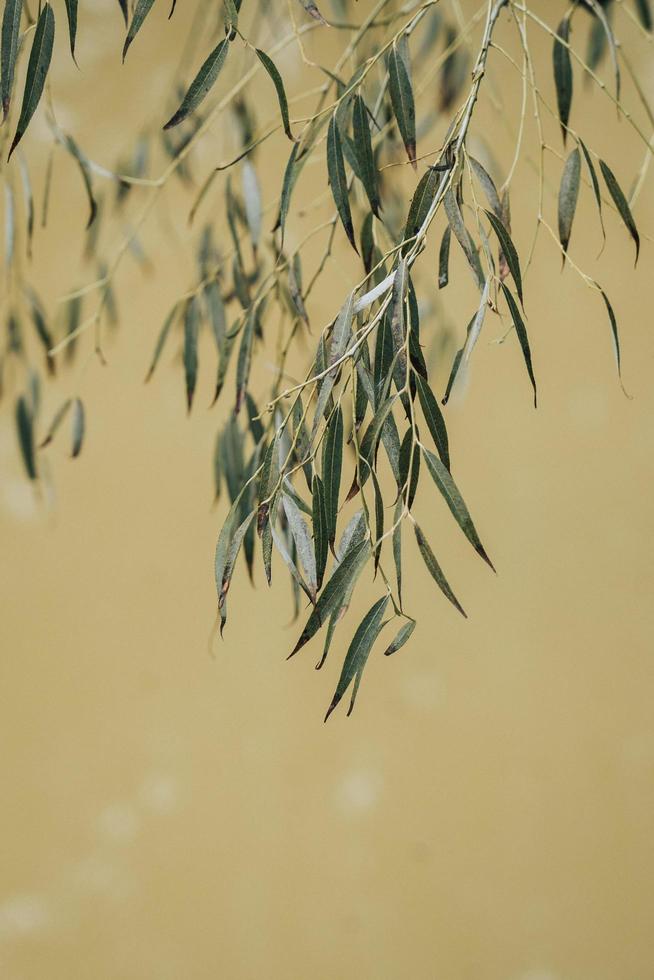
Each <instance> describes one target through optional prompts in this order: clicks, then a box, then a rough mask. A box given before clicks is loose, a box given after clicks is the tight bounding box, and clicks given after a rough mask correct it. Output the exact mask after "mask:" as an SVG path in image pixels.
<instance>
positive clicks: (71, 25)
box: [66, 0, 77, 61]
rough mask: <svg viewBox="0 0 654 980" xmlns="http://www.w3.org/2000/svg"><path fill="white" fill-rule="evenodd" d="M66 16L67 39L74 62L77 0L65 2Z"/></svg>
mask: <svg viewBox="0 0 654 980" xmlns="http://www.w3.org/2000/svg"><path fill="white" fill-rule="evenodd" d="M66 15H67V17H68V39H69V41H70V53H71V55H72V58H73V61H75V40H76V38H77V0H66Z"/></svg>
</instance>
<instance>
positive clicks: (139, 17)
mask: <svg viewBox="0 0 654 980" xmlns="http://www.w3.org/2000/svg"><path fill="white" fill-rule="evenodd" d="M153 4H154V0H137V2H136V6H135V8H134V14H133V15H132V23H131V24H130V25H129V30H128V32H127V37H126V38H125V44H124V45H123V61H124V60H125V56H126V55H127V52H128V50H129V47H130V45H131V43H132V41H133V40H134V38H135V37H136V35H137V34H138V32H139V31H140V30H141V27H142V26H143V21H144V20H145V18H146V17H147V16H148V14H149V13H150V11H151V9H152V5H153ZM121 7H122V3H121Z"/></svg>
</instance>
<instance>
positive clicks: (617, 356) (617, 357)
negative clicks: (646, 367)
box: [595, 283, 624, 390]
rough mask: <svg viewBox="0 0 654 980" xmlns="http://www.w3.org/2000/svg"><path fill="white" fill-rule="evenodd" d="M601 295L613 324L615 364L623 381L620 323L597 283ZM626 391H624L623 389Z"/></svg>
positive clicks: (610, 321)
mask: <svg viewBox="0 0 654 980" xmlns="http://www.w3.org/2000/svg"><path fill="white" fill-rule="evenodd" d="M595 285H596V286H597V288H598V289H599V291H600V293H601V294H602V299H603V300H604V305H605V306H606V312H607V313H608V315H609V323H610V324H611V336H612V337H613V352H614V354H615V363H616V366H617V369H618V378H620V380H622V366H621V364H620V335H619V333H618V321H617V320H616V318H615V313H614V312H613V307H612V306H611V304H610V302H609V298H608V296H607V295H606V293H605V292H604V290H603V289H602V287H601V286H599V285H598V284H597V283H595ZM623 390H624V389H623Z"/></svg>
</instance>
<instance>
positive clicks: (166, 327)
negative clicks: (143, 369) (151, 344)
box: [145, 303, 178, 382]
mask: <svg viewBox="0 0 654 980" xmlns="http://www.w3.org/2000/svg"><path fill="white" fill-rule="evenodd" d="M177 311H178V305H177V303H175V305H174V306H173V308H172V310H171V311H170V313H169V314H168V316H167V317H166V319H165V320H164V322H163V326H162V328H161V330H160V331H159V336H158V337H157V343H156V344H155V348H154V354H153V355H152V360H151V362H150V367H149V368H148V373H147V374H146V376H145V380H146V382H147V381H149V380H150V378H151V377H152V375H153V374H154V372H155V369H156V367H157V364H158V363H159V361H160V359H161V355H162V353H163V349H164V347H165V345H166V341H167V340H168V336H169V334H170V331H171V329H172V327H173V324H174V323H175V320H176V319H177Z"/></svg>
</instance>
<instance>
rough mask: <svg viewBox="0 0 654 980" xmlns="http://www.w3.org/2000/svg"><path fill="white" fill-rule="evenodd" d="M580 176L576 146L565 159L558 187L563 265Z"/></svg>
mask: <svg viewBox="0 0 654 980" xmlns="http://www.w3.org/2000/svg"><path fill="white" fill-rule="evenodd" d="M580 176H581V157H580V155H579V150H578V148H577V147H575V148H574V150H573V151H572V153H571V154H570V156H569V157H568V159H567V160H566V161H565V166H564V167H563V173H562V174H561V186H560V188H559V240H560V242H561V248H562V249H563V264H564V265H565V260H566V253H567V251H568V243H569V242H570V235H571V232H572V222H573V221H574V216H575V211H576V210H577V200H578V198H579V180H580Z"/></svg>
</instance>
